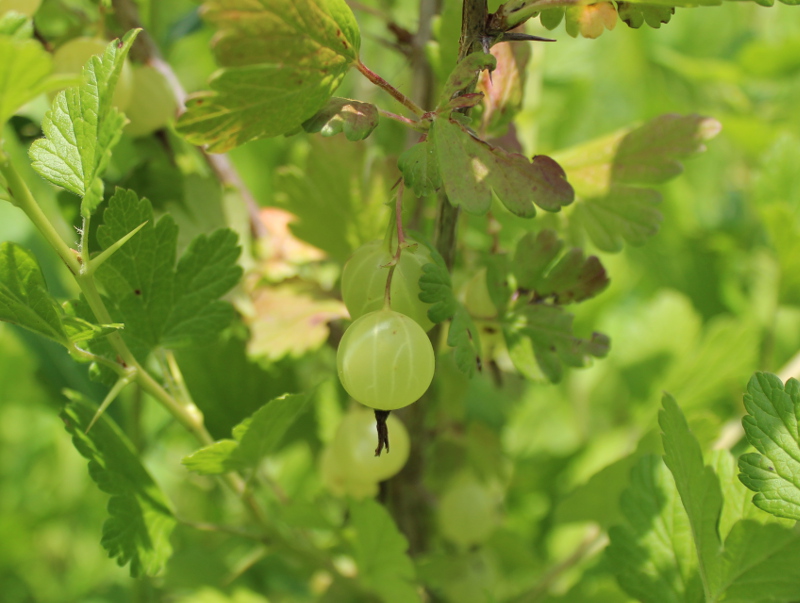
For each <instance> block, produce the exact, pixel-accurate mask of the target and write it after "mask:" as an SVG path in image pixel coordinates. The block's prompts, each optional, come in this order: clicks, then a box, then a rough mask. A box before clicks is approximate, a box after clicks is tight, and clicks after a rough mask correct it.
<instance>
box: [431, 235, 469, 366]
mask: <svg viewBox="0 0 800 603" xmlns="http://www.w3.org/2000/svg"><path fill="white" fill-rule="evenodd" d="M429 248H430V250H431V257H432V258H433V260H434V261H433V262H432V263H430V264H425V265H424V266H423V267H422V276H420V277H419V288H420V294H419V299H420V301H423V302H425V303H428V304H431V307H430V308H428V318H430V319H431V321H432V322H434V323H439V322H443V321H445V320H448V319H452V321H451V323H450V329H449V331H448V333H447V345H449V346H450V347H452V348H455V349H454V351H453V354H454V357H455V361H456V365H457V366H458V368H459V369H460V370H461V371H462V372H464V373H466V374H467V375H468V376H470V377H471V376H472V375H473V374H474V373H475V369H476V368H477V369H478V370H480V368H481V359H480V358H481V342H480V336H479V335H478V329H477V327H476V326H475V323H473V322H472V317H471V316H470V315H469V312H467V310H466V309H465V308H464V306H462V305H461V303H460V302H459V301H458V299H456V296H455V294H454V293H453V284H452V281H451V280H450V273H449V272H448V270H447V266H446V265H445V263H444V260H443V259H442V257H441V256H440V255H439V254H438V253H437V252H436V250H435V249H433V248H432V247H430V246H429Z"/></svg>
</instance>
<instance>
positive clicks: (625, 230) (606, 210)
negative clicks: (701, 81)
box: [555, 114, 720, 251]
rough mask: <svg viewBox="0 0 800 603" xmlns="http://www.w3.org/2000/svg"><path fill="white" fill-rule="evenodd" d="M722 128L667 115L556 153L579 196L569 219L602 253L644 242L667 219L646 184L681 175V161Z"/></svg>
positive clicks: (712, 122)
mask: <svg viewBox="0 0 800 603" xmlns="http://www.w3.org/2000/svg"><path fill="white" fill-rule="evenodd" d="M719 130H720V124H719V122H717V121H716V120H714V119H710V118H705V117H701V116H699V115H685V116H682V115H674V114H668V115H662V116H660V117H657V118H655V119H653V120H651V121H650V122H648V123H646V124H644V125H642V126H640V127H638V128H636V129H633V130H623V131H620V132H616V133H614V134H611V135H609V136H605V137H603V138H600V139H597V140H594V141H591V142H589V143H586V144H582V145H580V146H577V147H573V148H572V149H568V150H566V151H562V152H560V153H557V154H556V155H555V158H556V160H557V161H558V162H559V163H560V164H561V165H562V166H563V167H564V170H565V171H566V173H567V175H568V177H569V180H570V182H571V183H572V185H573V186H574V187H575V191H576V194H577V196H578V202H577V203H575V206H574V209H573V211H572V214H571V215H570V220H571V221H572V222H573V223H574V224H575V225H576V226H578V227H579V228H580V229H582V230H584V231H585V232H586V233H587V234H588V235H589V238H590V239H591V240H592V242H593V243H594V244H595V245H596V246H597V247H598V248H600V249H601V250H603V251H619V250H620V249H622V246H623V241H624V242H627V243H629V244H631V245H642V244H644V242H645V241H646V240H647V239H648V238H649V237H651V236H653V235H654V234H655V233H656V232H658V227H659V224H660V223H661V220H662V216H661V212H659V211H658V209H657V208H656V206H657V204H658V203H659V202H660V201H661V195H660V194H659V193H658V192H657V191H655V190H653V189H651V188H646V187H647V186H648V185H655V184H662V183H664V182H667V181H668V180H670V179H672V178H674V177H675V176H677V175H678V174H680V173H681V172H682V171H683V166H682V164H681V163H680V161H679V160H680V159H683V158H686V157H688V156H690V155H692V154H694V153H698V152H701V151H703V150H704V149H705V146H704V145H703V143H704V141H706V140H708V139H710V138H713V137H714V136H716V135H717V133H719Z"/></svg>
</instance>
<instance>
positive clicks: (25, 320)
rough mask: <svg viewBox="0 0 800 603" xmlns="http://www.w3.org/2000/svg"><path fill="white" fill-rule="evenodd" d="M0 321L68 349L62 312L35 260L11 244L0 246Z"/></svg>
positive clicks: (28, 253)
mask: <svg viewBox="0 0 800 603" xmlns="http://www.w3.org/2000/svg"><path fill="white" fill-rule="evenodd" d="M0 320H5V321H8V322H11V323H14V324H17V325H19V326H21V327H25V328H26V329H30V330H31V331H33V332H34V333H38V334H40V335H44V336H45V337H48V338H50V339H52V340H54V341H57V342H59V343H61V344H63V345H69V338H68V337H67V333H66V331H65V328H64V324H63V312H62V311H61V308H60V307H59V306H58V303H57V302H56V300H55V299H53V297H52V296H51V295H50V293H49V292H48V291H47V283H45V281H44V276H43V275H42V270H41V268H39V264H38V262H37V261H36V258H35V257H34V256H33V254H31V253H30V252H29V251H27V250H25V249H23V248H22V247H20V246H19V245H15V244H14V243H0Z"/></svg>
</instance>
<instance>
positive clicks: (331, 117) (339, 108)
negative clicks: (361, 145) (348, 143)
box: [303, 97, 378, 141]
mask: <svg viewBox="0 0 800 603" xmlns="http://www.w3.org/2000/svg"><path fill="white" fill-rule="evenodd" d="M377 125H378V107H376V106H375V105H373V104H372V103H362V102H360V101H355V100H350V99H349V98H338V97H334V98H331V99H330V100H328V102H327V104H326V105H325V106H324V107H323V108H322V109H320V110H319V111H318V112H317V113H316V114H315V115H314V116H313V117H311V118H310V119H307V120H306V121H304V122H303V129H304V130H305V131H306V132H311V133H316V132H319V133H320V134H322V135H323V136H335V135H336V134H340V133H342V132H344V135H345V137H346V138H347V140H352V141H356V140H364V139H365V138H366V137H367V136H369V135H370V134H372V131H373V130H374V129H375V128H376V127H377Z"/></svg>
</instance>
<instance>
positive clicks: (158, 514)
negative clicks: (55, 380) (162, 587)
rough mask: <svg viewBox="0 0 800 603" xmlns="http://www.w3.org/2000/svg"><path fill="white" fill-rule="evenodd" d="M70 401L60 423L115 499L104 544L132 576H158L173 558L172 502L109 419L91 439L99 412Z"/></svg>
mask: <svg viewBox="0 0 800 603" xmlns="http://www.w3.org/2000/svg"><path fill="white" fill-rule="evenodd" d="M69 397H70V403H69V404H68V405H67V406H66V407H65V408H64V410H63V411H62V413H61V418H62V419H63V420H64V423H65V424H66V426H67V431H68V432H69V433H70V434H71V435H72V442H73V444H74V445H75V448H77V450H78V452H80V453H81V455H82V456H83V457H85V458H86V459H87V460H88V461H89V474H90V475H91V476H92V479H93V480H94V481H95V482H96V483H97V485H98V486H99V487H100V489H101V490H103V492H106V493H107V494H110V495H111V498H110V499H109V501H108V513H109V515H110V517H109V518H108V519H107V520H106V522H105V524H104V525H103V538H102V540H101V544H102V545H103V547H104V548H105V549H106V550H107V551H108V554H109V556H110V557H116V558H117V563H119V565H126V564H128V563H130V571H131V576H133V577H138V576H141V575H149V576H153V575H155V574H157V573H159V572H160V571H161V570H162V569H163V568H164V566H165V565H166V562H167V560H168V559H169V557H170V555H171V554H172V545H171V544H170V534H171V533H172V530H173V529H174V527H175V523H176V522H175V517H174V516H173V512H172V509H171V505H170V503H169V500H168V499H167V497H166V496H165V495H164V493H163V492H161V490H160V489H159V487H158V485H157V484H156V483H155V482H154V481H153V478H152V477H150V474H149V473H148V472H147V470H146V469H145V468H144V467H143V466H142V463H141V461H140V460H139V456H138V454H137V451H136V450H135V449H134V447H133V446H132V445H131V443H130V441H129V440H128V438H127V437H125V434H124V433H123V432H122V430H120V428H119V427H118V426H117V425H116V424H115V423H114V422H113V421H112V420H111V419H110V418H109V417H108V415H102V416H101V417H100V418H99V420H98V421H97V422H96V423H95V424H94V425H93V426H92V430H91V431H90V432H89V433H88V434H87V433H85V431H84V430H85V429H86V428H87V426H88V425H89V423H90V421H91V420H92V417H93V416H94V412H95V409H94V408H93V407H92V404H91V403H89V402H88V401H86V400H85V399H84V398H83V397H82V396H81V395H80V394H78V393H76V392H69Z"/></svg>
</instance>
